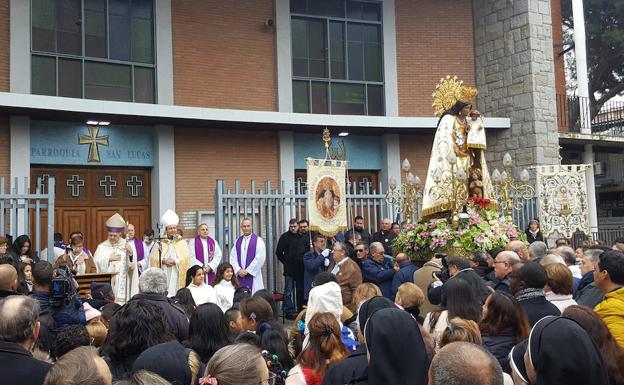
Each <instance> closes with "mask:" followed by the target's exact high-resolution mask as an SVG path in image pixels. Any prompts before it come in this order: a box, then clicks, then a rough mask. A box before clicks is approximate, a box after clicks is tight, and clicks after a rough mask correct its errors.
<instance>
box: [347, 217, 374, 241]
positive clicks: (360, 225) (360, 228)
mask: <svg viewBox="0 0 624 385" xmlns="http://www.w3.org/2000/svg"><path fill="white" fill-rule="evenodd" d="M347 233H351V234H352V235H353V234H354V233H356V234H359V235H360V237H362V239H361V241H362V242H366V243H370V241H371V235H370V233H369V232H368V230H366V229H365V228H364V218H363V217H362V216H360V215H358V216H356V217H355V218H353V228H351V229H349V230H348V231H347ZM345 238H346V239H347V241H348V240H349V239H350V238H349V235H348V234H347V235H346V236H345ZM358 242H359V241H358ZM354 244H357V242H354Z"/></svg>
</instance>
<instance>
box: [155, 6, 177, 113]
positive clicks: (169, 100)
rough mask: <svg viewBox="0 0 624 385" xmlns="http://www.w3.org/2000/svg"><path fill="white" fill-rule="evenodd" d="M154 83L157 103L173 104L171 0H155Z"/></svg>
mask: <svg viewBox="0 0 624 385" xmlns="http://www.w3.org/2000/svg"><path fill="white" fill-rule="evenodd" d="M154 10H155V13H154V15H155V23H156V29H155V30H156V42H155V43H156V84H157V87H156V88H157V99H156V100H157V103H158V104H170V105H171V104H173V103H174V100H173V37H172V36H173V35H172V32H171V0H156V2H155V4H154Z"/></svg>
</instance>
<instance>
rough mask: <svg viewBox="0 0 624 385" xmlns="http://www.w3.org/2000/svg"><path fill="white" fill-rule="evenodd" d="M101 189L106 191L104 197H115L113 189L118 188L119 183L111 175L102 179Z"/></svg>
mask: <svg viewBox="0 0 624 385" xmlns="http://www.w3.org/2000/svg"><path fill="white" fill-rule="evenodd" d="M100 187H102V189H103V190H104V196H105V197H107V198H110V197H112V196H113V189H114V188H115V187H117V181H116V180H115V178H113V177H112V176H111V175H104V179H100Z"/></svg>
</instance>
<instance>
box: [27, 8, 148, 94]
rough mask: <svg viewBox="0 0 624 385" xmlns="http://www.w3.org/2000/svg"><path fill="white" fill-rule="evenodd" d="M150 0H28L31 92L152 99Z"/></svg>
mask: <svg viewBox="0 0 624 385" xmlns="http://www.w3.org/2000/svg"><path fill="white" fill-rule="evenodd" d="M153 7H154V5H153V0H31V9H32V12H31V25H32V34H31V36H32V41H31V51H32V79H31V81H32V85H31V92H32V93H33V94H39V95H56V96H67V97H73V98H87V99H100V100H116V101H125V102H141V103H154V102H155V81H154V76H155V65H154V9H153Z"/></svg>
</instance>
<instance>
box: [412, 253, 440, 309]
mask: <svg viewBox="0 0 624 385" xmlns="http://www.w3.org/2000/svg"><path fill="white" fill-rule="evenodd" d="M440 270H442V262H440V261H439V260H438V259H432V260H431V261H429V262H426V263H425V264H424V265H423V267H421V268H420V269H418V270H416V271H415V272H414V283H415V284H416V286H418V287H419V288H420V290H422V292H423V293H425V302H423V304H422V305H421V306H420V314H427V313H430V312H432V311H435V310H439V309H440V307H439V306H437V305H432V304H431V302H429V298H427V288H428V287H429V284H430V283H431V282H433V273H434V272H437V271H440Z"/></svg>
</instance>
